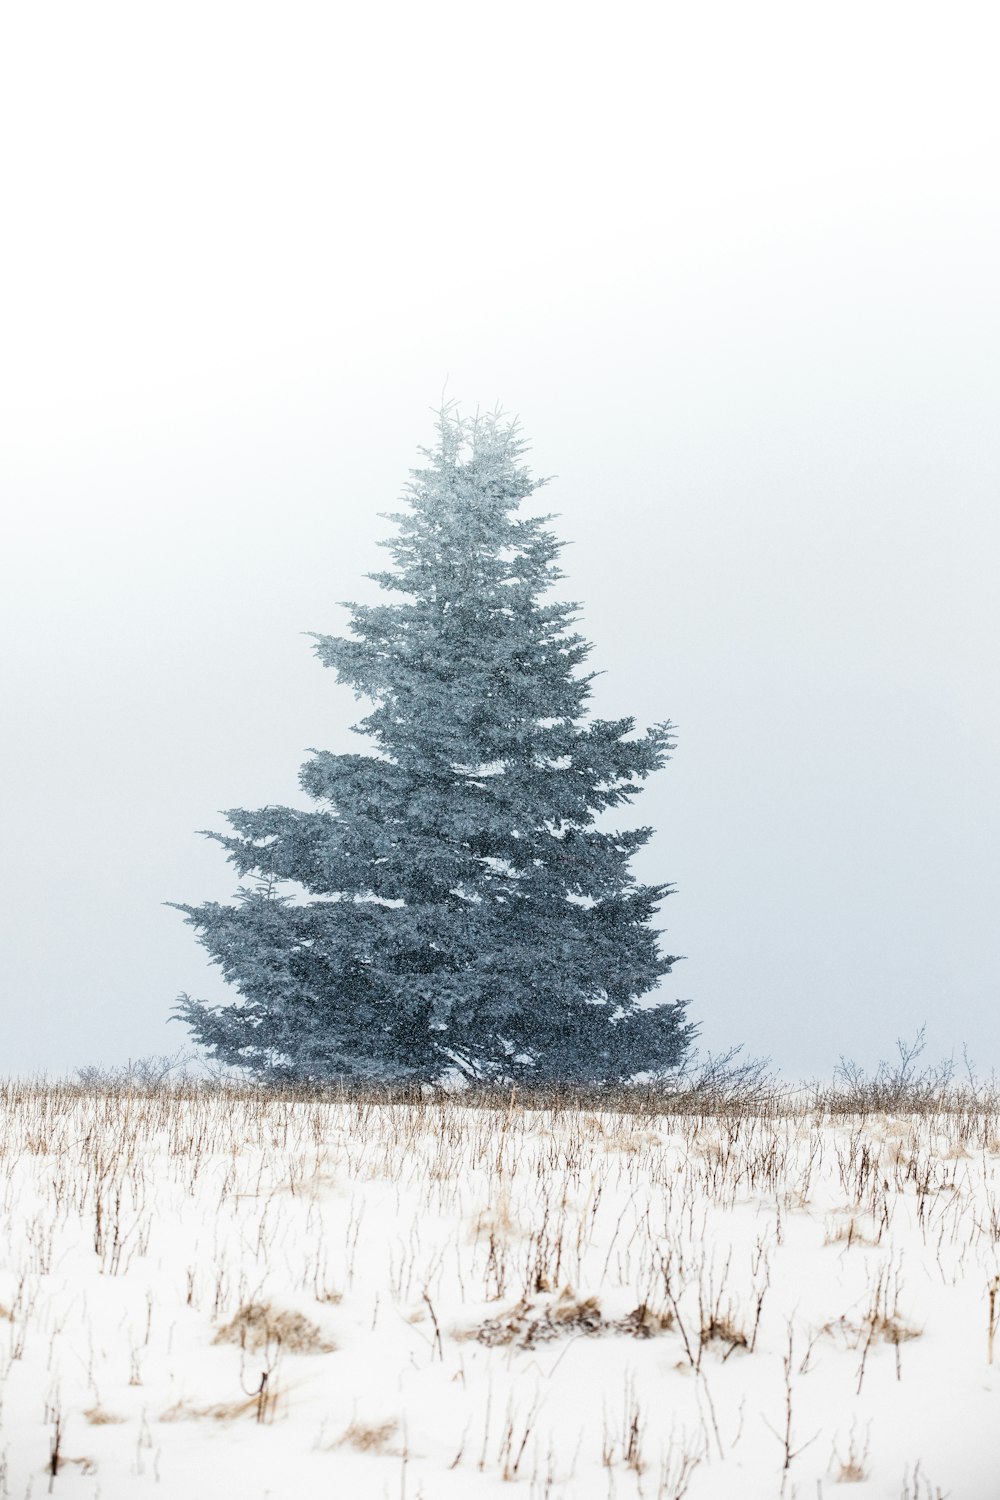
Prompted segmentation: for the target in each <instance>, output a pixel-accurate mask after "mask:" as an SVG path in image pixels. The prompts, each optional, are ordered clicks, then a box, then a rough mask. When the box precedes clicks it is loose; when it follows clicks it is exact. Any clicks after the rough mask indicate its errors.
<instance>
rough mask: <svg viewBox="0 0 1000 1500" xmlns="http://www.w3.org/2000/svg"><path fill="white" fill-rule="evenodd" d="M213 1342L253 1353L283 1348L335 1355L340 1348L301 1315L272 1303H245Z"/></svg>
mask: <svg viewBox="0 0 1000 1500" xmlns="http://www.w3.org/2000/svg"><path fill="white" fill-rule="evenodd" d="M326 1300H328V1299H326ZM213 1342H214V1343H216V1344H238V1345H239V1347H240V1348H241V1349H247V1350H249V1351H251V1352H256V1351H257V1350H260V1349H266V1348H267V1347H268V1346H269V1345H280V1347H281V1348H282V1349H283V1350H286V1351H288V1352H289V1353H291V1354H332V1353H333V1352H334V1350H335V1349H336V1347H337V1346H336V1344H334V1343H333V1342H332V1341H331V1340H330V1339H328V1338H325V1337H324V1335H323V1334H322V1333H321V1332H320V1330H319V1329H318V1328H317V1327H316V1324H315V1323H311V1322H310V1321H309V1319H308V1318H306V1317H303V1315H302V1314H301V1313H298V1312H287V1311H283V1310H281V1309H276V1308H274V1307H272V1306H271V1304H270V1303H269V1302H247V1303H245V1304H244V1305H243V1306H242V1307H241V1308H239V1310H238V1311H237V1312H236V1314H235V1315H234V1316H233V1317H232V1318H231V1319H230V1320H229V1322H228V1323H226V1324H225V1326H224V1327H222V1328H220V1329H219V1331H218V1333H217V1334H216V1335H215V1338H214V1340H213Z"/></svg>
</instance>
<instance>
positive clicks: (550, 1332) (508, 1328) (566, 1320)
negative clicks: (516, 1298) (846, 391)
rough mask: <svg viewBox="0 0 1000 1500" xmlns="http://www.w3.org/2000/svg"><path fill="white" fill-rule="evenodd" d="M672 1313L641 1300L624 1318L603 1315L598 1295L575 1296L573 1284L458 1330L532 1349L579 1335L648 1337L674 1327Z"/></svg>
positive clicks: (524, 1300) (495, 1344)
mask: <svg viewBox="0 0 1000 1500" xmlns="http://www.w3.org/2000/svg"><path fill="white" fill-rule="evenodd" d="M673 1322H674V1318H673V1314H672V1313H671V1312H670V1311H669V1309H668V1310H667V1311H665V1312H654V1311H653V1310H652V1308H650V1307H648V1306H647V1305H646V1304H645V1303H644V1302H643V1303H640V1304H639V1306H638V1307H635V1308H633V1309H632V1311H631V1312H630V1313H626V1315H625V1316H624V1317H623V1318H605V1317H604V1315H603V1314H602V1312H601V1304H600V1302H599V1300H598V1298H597V1297H577V1295H576V1294H575V1292H574V1291H573V1289H572V1287H564V1288H563V1290H562V1291H561V1292H560V1293H559V1295H558V1296H557V1297H552V1298H537V1297H536V1298H522V1299H521V1301H520V1302H518V1303H516V1304H515V1306H514V1307H512V1308H510V1310H509V1311H508V1312H506V1313H502V1314H501V1315H500V1316H498V1317H496V1318H487V1319H486V1321H485V1322H484V1323H480V1324H479V1326H478V1327H477V1328H474V1329H471V1330H459V1332H458V1333H457V1334H456V1337H458V1338H474V1339H476V1340H478V1342H479V1343H481V1344H485V1345H486V1346H487V1348H490V1349H494V1348H497V1347H498V1346H503V1345H505V1344H512V1345H514V1346H515V1347H516V1348H518V1349H534V1348H535V1347H536V1345H538V1344H546V1343H551V1342H552V1341H553V1340H556V1339H564V1338H574V1337H578V1336H580V1335H581V1334H585V1335H589V1336H594V1335H598V1334H614V1333H622V1334H627V1335H629V1336H630V1337H632V1338H638V1339H648V1338H652V1337H653V1336H654V1335H656V1334H659V1333H665V1332H666V1331H667V1330H668V1329H670V1328H672V1327H673Z"/></svg>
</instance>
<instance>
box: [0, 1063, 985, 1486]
mask: <svg viewBox="0 0 1000 1500" xmlns="http://www.w3.org/2000/svg"><path fill="white" fill-rule="evenodd" d="M2 1109H3V1117H2V1131H0V1151H2V1179H0V1182H2V1217H0V1236H2V1240H0V1256H2V1261H0V1316H2V1321H0V1402H2V1407H0V1423H2V1425H0V1497H8V1496H9V1497H13V1500H21V1497H23V1496H35V1497H39V1496H42V1495H45V1494H48V1493H51V1494H54V1495H58V1496H65V1500H71V1497H76V1496H80V1497H84V1496H86V1497H95V1500H96V1497H101V1500H125V1497H134V1496H141V1495H144V1494H146V1493H149V1494H150V1495H152V1494H155V1493H160V1494H164V1495H170V1496H173V1495H176V1496H183V1497H185V1500H208V1497H210V1496H217V1495H220V1494H224V1495H233V1496H239V1497H241V1500H263V1497H274V1500H277V1497H286V1496H287V1497H289V1500H291V1497H299V1496H304V1497H313V1496H316V1497H329V1500H341V1497H345V1500H348V1497H349V1500H353V1497H355V1496H357V1497H361V1500H368V1497H373V1500H381V1497H387V1500H421V1497H422V1500H452V1497H455V1500H459V1497H466V1496H468V1497H475V1496H479V1495H482V1496H484V1497H485V1496H497V1497H499V1496H512V1497H513V1496H516V1495H518V1494H521V1495H523V1496H524V1497H525V1500H543V1497H549V1500H590V1497H594V1500H598V1497H600V1500H607V1497H619V1500H632V1497H644V1500H679V1497H681V1496H688V1497H690V1500H709V1497H711V1500H720V1497H727V1500H728V1497H740V1500H756V1497H760V1500H774V1497H776V1496H779V1495H784V1496H786V1497H789V1500H792V1497H795V1496H798V1497H800V1500H807V1497H808V1500H816V1497H819V1500H823V1497H827V1500H829V1497H832V1496H833V1495H834V1494H845V1493H846V1494H848V1495H852V1496H853V1495H856V1496H857V1497H858V1500H862V1497H876V1496H878V1497H885V1500H901V1497H902V1500H937V1497H944V1496H948V1497H952V1500H996V1497H997V1496H1000V1420H998V1419H1000V1373H998V1370H997V1367H996V1364H995V1363H994V1358H993V1349H992V1343H993V1333H994V1332H995V1331H996V1326H995V1325H996V1323H997V1321H998V1320H1000V1296H998V1287H1000V1282H998V1280H997V1278H998V1274H1000V1254H998V1243H1000V1179H998V1166H1000V1138H998V1133H1000V1122H998V1117H997V1111H996V1108H995V1107H994V1105H992V1104H983V1105H979V1106H977V1107H972V1108H966V1109H958V1110H953V1111H949V1110H944V1109H931V1110H928V1111H926V1112H924V1113H922V1114H910V1115H892V1114H888V1113H885V1112H882V1113H878V1114H874V1113H869V1114H867V1115H847V1114H845V1115H842V1116H840V1115H836V1114H830V1113H829V1112H826V1111H819V1110H816V1109H810V1108H809V1107H808V1106H807V1105H806V1104H804V1103H803V1104H801V1105H798V1106H793V1105H791V1104H790V1103H788V1102H787V1101H786V1103H785V1104H784V1105H783V1106H781V1107H773V1106H772V1107H768V1108H763V1109H758V1110H757V1111H756V1112H753V1113H751V1112H749V1111H748V1110H745V1109H744V1110H742V1111H739V1110H735V1111H729V1112H726V1111H717V1112H715V1113H714V1114H697V1113H690V1114H675V1115H663V1114H657V1113H655V1112H647V1113H644V1114H641V1115H626V1114H623V1113H616V1112H593V1111H589V1110H586V1109H572V1110H570V1109H567V1110H553V1111H537V1110H528V1109H523V1108H522V1107H521V1105H520V1104H519V1103H518V1101H517V1100H516V1099H514V1100H513V1101H512V1102H511V1103H510V1104H509V1105H507V1106H505V1107H503V1108H470V1107H467V1106H464V1107H463V1106H462V1105H460V1104H458V1103H457V1102H455V1101H454V1100H452V1101H447V1100H446V1101H442V1102H428V1103H427V1104H425V1105H406V1104H388V1103H373V1102H367V1101H365V1102H360V1103H357V1102H355V1103H344V1102H339V1103H338V1102H320V1103H316V1102H291V1101H288V1100H280V1099H275V1098H271V1099H262V1098H260V1097H255V1096H254V1095H253V1094H246V1093H244V1094H240V1093H238V1092H232V1093H229V1094H227V1093H225V1092H219V1091H218V1090H215V1091H206V1092H204V1093H202V1094H199V1093H198V1092H197V1091H193V1090H188V1091H187V1094H186V1095H185V1094H184V1093H182V1092H177V1091H175V1092H170V1091H167V1090H161V1091H159V1092H156V1093H153V1094H142V1093H136V1094H135V1095H130V1094H129V1092H128V1091H127V1090H117V1091H116V1090H110V1091H103V1092H102V1091H100V1090H96V1091H94V1092H92V1093H89V1094H88V1093H86V1092H84V1091H82V1090H80V1089H77V1090H73V1089H68V1088H65V1087H63V1088H59V1087H46V1086H43V1085H28V1084H21V1085H18V1084H8V1085H6V1086H5V1087H4V1088H3V1090H2ZM991 1319H992V1326H991ZM997 1342H998V1344H1000V1335H998V1337H997ZM996 1357H997V1359H998V1360H1000V1349H998V1351H997V1356H996ZM842 1485H849V1486H851V1487H852V1488H850V1489H848V1490H846V1491H844V1490H842V1489H841V1488H840V1486H842Z"/></svg>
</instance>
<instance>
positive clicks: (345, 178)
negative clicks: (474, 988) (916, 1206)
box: [0, 0, 1000, 1075]
mask: <svg viewBox="0 0 1000 1500" xmlns="http://www.w3.org/2000/svg"><path fill="white" fill-rule="evenodd" d="M997 41H998V34H997V21H996V11H995V7H993V6H992V5H989V4H981V5H979V4H963V3H961V0H957V3H955V0H953V3H952V4H949V5H947V6H944V5H940V4H935V5H929V4H919V3H918V4H914V3H907V4H901V3H885V4H880V3H878V0H865V3H847V4H839V5H836V6H831V5H825V6H820V5H810V4H803V3H802V0H796V3H789V4H776V3H773V0H761V3H757V4H752V5H748V4H745V3H732V4H718V3H711V0H705V3H697V4H695V3H688V4H677V3H669V0H667V3H655V4H654V3H641V4H620V5H616V6H614V7H612V6H610V5H603V6H600V7H597V6H589V5H586V4H573V5H568V4H567V5H563V4H553V3H547V0H531V3H523V0H509V3H507V4H505V5H502V6H485V5H477V4H470V3H469V0H465V3H462V4H458V3H454V4H453V3H447V4H421V3H419V0H418V3H410V4H390V5H385V4H382V5H377V4H369V5H352V6H347V5H342V4H336V3H327V4H315V5H311V4H299V3H295V0H281V3H280V4H279V3H272V4H267V5H255V4H248V3H245V0H244V3H240V4H221V3H212V0H197V3H192V4H186V3H180V0H172V3H171V4H169V5H166V4H161V5H151V4H136V3H134V0H131V3H128V4H122V5H103V4H100V3H95V4H88V5H85V6H82V5H77V4H66V5H57V4H46V3H44V0H42V3H29V0H14V3H12V4H11V5H9V6H7V7H6V8H5V10H4V19H3V23H2V35H0V152H2V181H0V202H2V205H3V220H4V228H3V233H2V237H0V265H2V280H0V295H2V299H3V301H2V309H0V316H2V326H0V381H2V386H0V399H2V420H3V438H2V452H0V471H2V472H0V479H2V496H3V506H4V548H3V554H4V555H3V561H2V564H0V567H2V578H0V582H2V590H3V597H2V602H0V623H2V666H0V671H2V682H0V693H2V697H0V703H2V713H3V730H2V742H0V755H2V760H0V790H2V796H3V809H2V827H3V835H4V839H3V841H4V846H5V858H4V860H3V866H2V873H0V882H2V892H0V917H2V923H3V963H2V970H0V984H2V1000H0V1004H2V1008H3V1032H2V1036H3V1052H2V1056H0V1071H9V1072H23V1071H27V1070H33V1069H46V1070H49V1071H54V1072H58V1071H62V1070H67V1069H72V1068H73V1067H75V1066H77V1065H79V1064H83V1063H87V1062H95V1061H104V1062H117V1061H123V1060H124V1059H126V1058H128V1057H129V1056H131V1057H136V1056H141V1055H143V1054H147V1053H151V1052H166V1051H172V1050H173V1049H174V1048H176V1047H178V1046H180V1045H181V1044H183V1043H184V1042H185V1040H186V1038H185V1035H184V1034H183V1033H182V1031H181V1029H180V1027H179V1026H177V1025H173V1026H170V1027H166V1026H165V1024H164V1023H165V1019H166V1017H167V1015H168V1013H169V1008H170V1006H171V1004H172V1003H173V1000H174V998H175V996H176V995H177V993H178V992H179V991H181V990H189V991H191V992H192V993H195V994H200V995H203V996H210V997H216V998H222V997H223V996H224V995H225V994H226V993H227V992H226V990H225V987H224V986H223V985H222V983H221V981H220V979H219V978H218V976H217V974H216V973H215V971H213V970H210V969H209V968H208V966H207V964H206V963H205V960H204V955H203V951H202V949H201V948H200V947H198V945H197V944H196V942H195V939H194V936H193V934H192V933H191V931H190V929H188V928H187V927H185V926H184V924H183V922H182V919H181V917H180V915H179V914H178V913H176V912H174V911H171V910H169V909H168V908H166V907H164V906H163V905H161V903H162V902H164V901H166V900H171V899H174V900H188V901H198V900H202V899H206V898H214V899H220V900H224V899H227V898H228V897H229V895H230V894H231V892H232V890H233V887H234V884H235V877H234V876H233V874H232V872H231V871H230V870H229V867H228V866H227V865H226V864H225V861H224V859H223V856H222V852H221V851H220V850H219V849H218V848H217V847H216V846H215V845H213V844H211V843H209V842H208V841H205V840H203V839H199V838H198V837H197V836H196V834H195V832H194V830H195V829H198V828H203V827H206V826H207V827H219V826H220V819H219V816H218V811H217V810H218V809H220V808H225V807H232V806H238V805H244V806H259V805H261V804H263V803H267V802H281V801H292V800H296V801H298V800H301V794H300V793H299V792H298V789H297V783H296V775H297V770H298V766H299V764H300V762H301V761H302V760H303V759H304V756H305V752H306V749H307V747H309V746H318V747H323V748H327V749H330V750H341V749H342V750H353V749H356V748H357V741H356V739H355V737H353V736H351V735H350V734H349V733H348V730H347V726H348V725H349V724H350V723H352V722H353V721H354V720H355V719H356V717H357V716H358V713H359V708H358V705H356V704H355V703H354V701H353V699H352V698H351V695H350V693H349V692H348V691H347V689H345V688H341V687H339V686H338V685H337V683H336V680H335V678H334V677H333V674H332V673H330V672H325V671H324V670H323V669H322V668H321V667H320V666H319V664H318V663H317V662H316V661H315V659H314V658H313V657H312V655H311V652H310V643H309V641H308V640H307V639H306V637H305V636H304V635H303V634H302V632H305V631H309V630H317V631H326V632H331V633H337V632H339V631H340V630H341V629H342V628H343V624H344V618H345V616H344V612H343V611H342V610H341V609H340V608H339V607H338V603H337V601H339V600H344V599H351V598H354V597H359V596H362V597H364V596H365V595H364V590H366V589H370V585H367V584H364V583H362V582H361V581H360V575H361V574H362V573H363V572H364V571H365V570H366V569H369V568H372V567H376V566H381V565H384V554H382V553H381V552H379V551H378V549H376V547H375V540H376V538H377V537H379V536H382V535H385V534H386V524H385V523H384V522H383V521H381V520H379V519H378V515H377V513H378V512H379V511H381V510H387V509H388V510H391V509H393V508H395V503H396V500H397V497H398V494H399V491H400V489H401V487H402V484H403V483H404V481H405V479H406V475H407V471H408V469H409V468H410V466H411V465H412V464H413V463H414V462H415V459H416V447H417V445H418V444H419V443H421V442H424V441H427V440H428V438H429V435H430V430H431V429H430V423H431V417H430V412H429V408H430V407H431V406H433V405H434V404H435V403H437V402H438V400H439V398H440V395H441V391H442V388H443V386H444V384H445V381H446V379H447V383H448V384H447V389H448V394H449V395H451V396H455V397H458V398H460V399H461V400H462V401H463V402H464V403H465V404H466V406H468V407H473V406H475V405H476V404H477V403H479V404H483V405H489V406H492V405H493V404H494V403H495V402H496V401H498V400H499V401H500V402H501V403H502V404H503V406H504V407H505V408H506V409H508V410H509V411H511V412H516V413H518V414H519V415H520V417H521V420H522V422H523V425H524V427H525V430H526V432H527V434H528V435H529V436H530V437H531V439H532V440H533V445H534V447H533V458H532V462H533V466H534V467H535V469H536V470H537V471H538V472H540V473H548V474H554V475H558V479H557V480H554V481H553V483H552V485H551V487H550V488H549V490H548V491H547V492H546V494H545V496H544V498H545V500H546V502H547V508H552V509H554V510H557V511H558V512H559V513H560V520H559V522H558V523H557V528H556V529H557V530H558V531H559V533H560V535H562V536H564V537H565V538H566V539H567V540H569V541H571V542H572V543H573V545H572V546H571V547H569V548H567V551H566V553H565V554H564V562H565V566H566V569H567V571H568V573H569V583H568V588H569V592H570V594H571V596H572V597H575V598H578V599H580V600H581V601H582V602H583V605H584V610H583V621H582V628H583V629H584V631H585V633H586V634H587V635H588V637H589V638H590V639H591V640H593V642H594V645H595V649H594V653H593V658H592V665H593V666H594V667H597V668H601V669H604V670H605V673H606V675H605V676H603V677H602V678H601V679H600V681H599V684H598V690H597V694H596V700H595V708H596V709H597V711H598V712H601V713H607V714H619V713H621V714H625V713H634V714H636V715H637V717H638V718H639V720H640V722H641V723H648V722H651V721H653V720H657V719H662V718H665V717H669V718H672V719H673V720H674V721H675V722H676V724H677V725H678V731H679V744H678V748H677V751H676V754H675V758H674V760H673V761H672V763H671V764H670V765H669V766H668V767H667V768H666V769H665V770H664V771H663V772H662V773H661V774H660V775H659V776H658V777H657V778H656V779H655V782H651V783H650V784H649V787H648V790H647V791H646V792H645V793H644V794H643V796H642V797H641V798H640V800H639V801H638V802H637V803H636V804H635V808H634V816H635V820H637V821H642V822H648V823H651V824H653V826H654V827H655V828H656V829H657V834H656V837H655V838H654V839H653V840H652V842H651V843H650V845H649V846H648V847H647V849H646V850H645V851H644V853H643V856H642V859H641V862H640V864H639V869H640V873H641V874H642V875H643V876H644V877H646V878H649V879H656V880H670V881H674V882H676V885H677V892H676V894H675V895H673V896H672V897H671V898H670V899H669V901H668V902H667V903H666V905H665V907H664V912H663V918H664V922H665V925H666V927H667V929H668V934H667V939H666V945H667V947H668V949H669V950H670V951H674V952H681V953H684V954H686V955H688V957H687V960H686V962H685V963H683V964H680V965H678V966H677V968H676V970H675V973H674V975H672V976H670V977H669V978H668V979H667V981H666V990H667V993H668V994H669V995H670V996H671V997H673V996H675V995H676V996H690V997H691V998H692V1010H691V1015H692V1017H693V1018H694V1019H696V1020H697V1021H698V1022H699V1023H700V1024H701V1026H702V1041H703V1043H704V1044H707V1045H708V1046H710V1047H713V1048H720V1047H724V1046H726V1045H728V1044H730V1043H733V1042H744V1043H745V1044H746V1048H747V1050H748V1051H749V1052H751V1053H753V1054H757V1055H759V1054H769V1055H771V1056H772V1057H773V1059H774V1061H775V1062H776V1063H777V1064H778V1065H779V1066H780V1067H781V1068H782V1069H783V1070H784V1071H785V1072H786V1073H789V1074H792V1075H797V1074H803V1073H805V1074H828V1073H829V1072H830V1070H831V1069H832V1067H833V1066H834V1064H835V1063H836V1061H837V1059H838V1056H839V1055H840V1054H841V1053H842V1052H845V1053H848V1054H850V1055H854V1056H856V1057H858V1058H860V1059H862V1060H864V1061H867V1062H871V1061H873V1060H876V1059H877V1058H878V1057H879V1056H884V1055H887V1054H888V1053H889V1052H891V1050H892V1049H893V1046H894V1042H895V1039H896V1037H897V1036H899V1035H901V1034H905V1035H908V1036H912V1035H913V1033H914V1032H915V1031H916V1029H917V1027H918V1026H919V1025H920V1024H921V1023H922V1022H923V1021H925V1020H926V1021H927V1022H928V1033H929V1042H930V1046H931V1050H932V1051H933V1052H934V1053H935V1054H938V1055H939V1054H941V1053H944V1052H947V1051H949V1050H951V1049H952V1048H953V1047H954V1048H956V1049H960V1048H961V1046H962V1044H963V1043H967V1044H968V1047H969V1049H970V1052H971V1054H972V1057H973V1058H974V1060H975V1061H976V1062H977V1063H978V1064H979V1066H980V1068H989V1067H990V1066H992V1064H993V1063H994V1062H995V1061H996V1060H997V1057H998V1053H1000V1003H998V1002H1000V926H998V921H997V910H998V902H1000V798H998V791H997V774H998V749H1000V745H998V740H1000V709H998V701H997V682H998V670H997V669H998V660H997V658H998V640H1000V630H998V627H1000V604H998V598H1000V592H998V588H997V574H998V560H1000V559H998V541H1000V522H998V513H997V479H998V470H1000V460H998V450H997V397H998V373H1000V371H998V353H997V351H998V347H1000V338H998V335H1000V326H998V324H1000V316H998V301H997V272H996V267H997V265H998V264H1000V235H998V228H1000V187H998V183H1000V177H998V171H997V161H998V159H1000V111H998V107H997V88H996V59H997Z"/></svg>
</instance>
